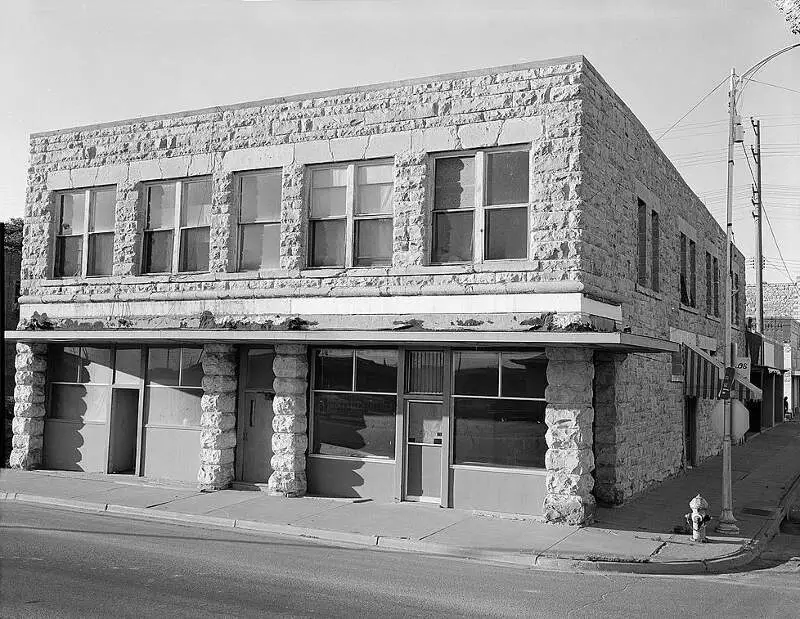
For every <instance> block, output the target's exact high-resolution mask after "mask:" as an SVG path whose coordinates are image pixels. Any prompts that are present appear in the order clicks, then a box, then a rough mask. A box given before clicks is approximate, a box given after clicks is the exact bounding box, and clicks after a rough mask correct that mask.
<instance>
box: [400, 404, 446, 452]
mask: <svg viewBox="0 0 800 619" xmlns="http://www.w3.org/2000/svg"><path fill="white" fill-rule="evenodd" d="M408 442H409V443H428V444H434V445H441V444H442V405H441V404H440V403H439V402H409V403H408Z"/></svg>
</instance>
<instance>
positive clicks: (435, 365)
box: [406, 350, 444, 393]
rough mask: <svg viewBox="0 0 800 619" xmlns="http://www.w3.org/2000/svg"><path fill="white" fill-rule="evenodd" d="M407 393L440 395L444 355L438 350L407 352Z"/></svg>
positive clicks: (442, 382) (442, 381)
mask: <svg viewBox="0 0 800 619" xmlns="http://www.w3.org/2000/svg"><path fill="white" fill-rule="evenodd" d="M407 359H408V360H407V363H406V371H407V372H408V380H407V383H408V384H407V386H406V388H407V390H408V393H442V391H443V384H444V380H443V379H444V353H443V352H442V351H439V350H410V351H408V357H407Z"/></svg>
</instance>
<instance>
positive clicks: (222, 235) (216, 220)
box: [208, 170, 238, 273]
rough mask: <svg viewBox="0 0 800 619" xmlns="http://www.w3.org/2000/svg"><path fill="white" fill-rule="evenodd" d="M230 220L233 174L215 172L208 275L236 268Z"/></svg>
mask: <svg viewBox="0 0 800 619" xmlns="http://www.w3.org/2000/svg"><path fill="white" fill-rule="evenodd" d="M232 220H233V174H232V173H231V172H227V171H222V170H216V171H215V172H214V176H213V179H212V194H211V230H210V231H209V234H208V238H209V258H208V270H209V272H210V273H225V272H226V271H232V270H234V269H235V268H236V267H235V264H236V261H237V258H238V257H237V256H235V255H233V249H234V246H235V245H236V243H235V242H233V241H232V240H231V229H232V227H233V224H234V222H233V221H232Z"/></svg>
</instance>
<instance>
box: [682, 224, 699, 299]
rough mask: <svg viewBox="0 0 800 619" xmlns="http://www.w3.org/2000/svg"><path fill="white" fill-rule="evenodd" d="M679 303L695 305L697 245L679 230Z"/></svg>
mask: <svg viewBox="0 0 800 619" xmlns="http://www.w3.org/2000/svg"><path fill="white" fill-rule="evenodd" d="M680 252H681V272H680V292H681V304H683V305H686V306H688V307H697V245H696V243H695V242H694V241H693V240H691V239H690V238H688V237H687V236H686V235H685V234H684V233H683V232H681V246H680Z"/></svg>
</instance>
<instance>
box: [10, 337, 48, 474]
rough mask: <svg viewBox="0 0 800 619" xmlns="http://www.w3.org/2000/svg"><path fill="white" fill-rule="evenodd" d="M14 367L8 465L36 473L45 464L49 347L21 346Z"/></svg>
mask: <svg viewBox="0 0 800 619" xmlns="http://www.w3.org/2000/svg"><path fill="white" fill-rule="evenodd" d="M14 366H15V367H16V369H17V372H16V381H17V384H16V387H14V420H13V422H12V424H11V427H12V431H13V433H14V435H13V438H12V441H11V446H12V451H11V456H10V458H9V464H10V466H11V468H18V469H34V468H37V467H39V466H41V464H42V445H43V442H44V441H43V438H44V421H43V417H44V415H45V406H44V401H45V391H44V384H45V370H46V368H47V346H45V345H44V344H24V343H18V344H17V356H16V358H15V360H14Z"/></svg>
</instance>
